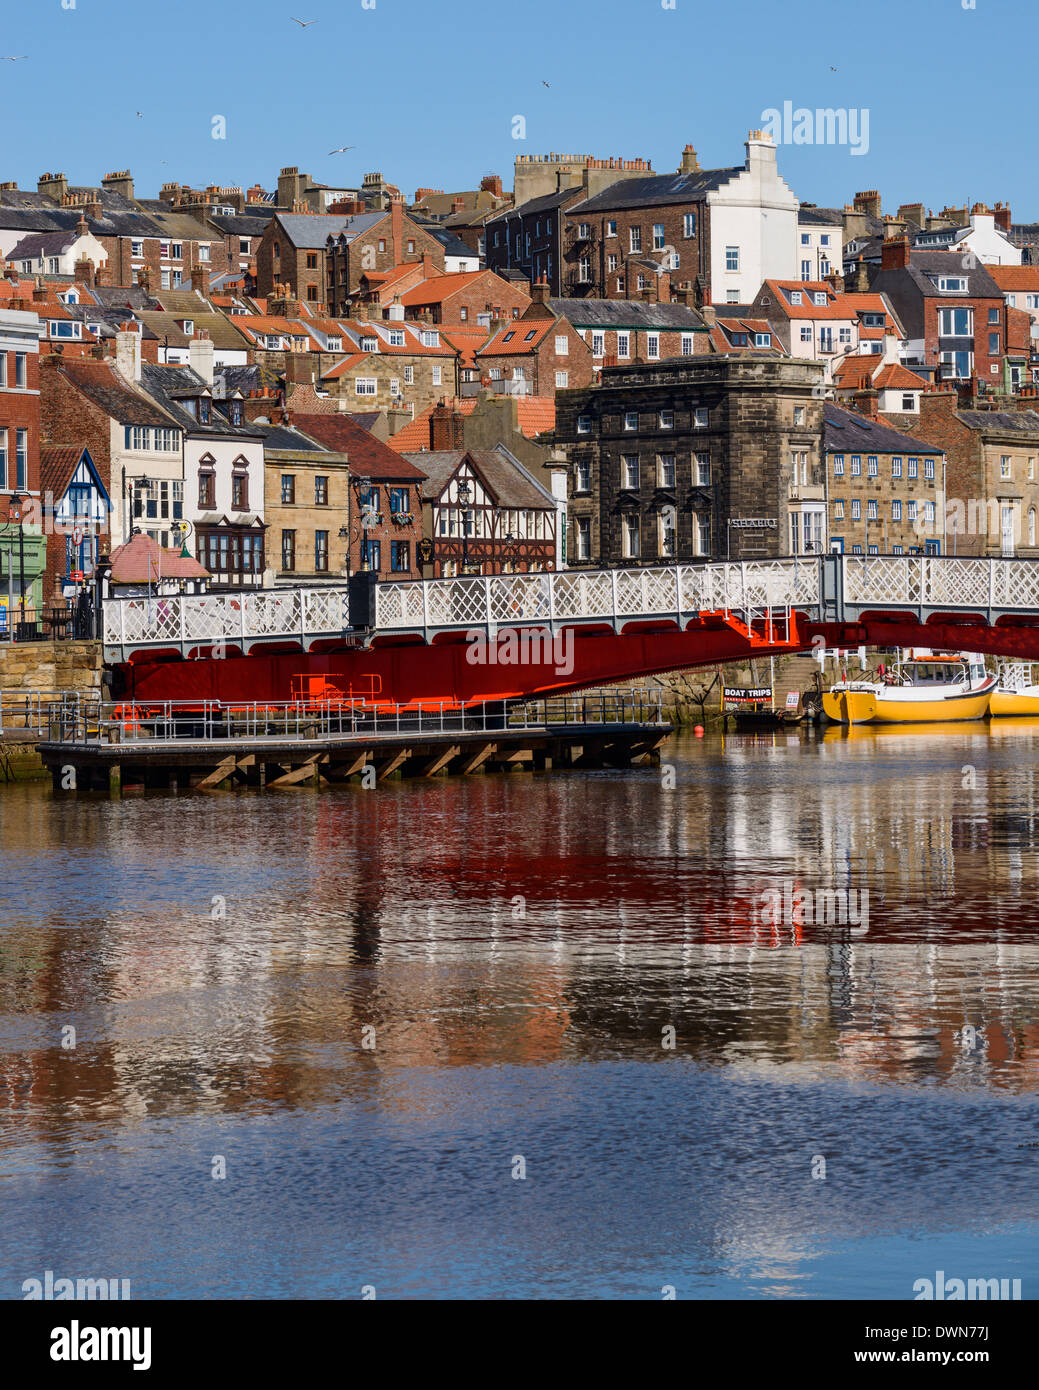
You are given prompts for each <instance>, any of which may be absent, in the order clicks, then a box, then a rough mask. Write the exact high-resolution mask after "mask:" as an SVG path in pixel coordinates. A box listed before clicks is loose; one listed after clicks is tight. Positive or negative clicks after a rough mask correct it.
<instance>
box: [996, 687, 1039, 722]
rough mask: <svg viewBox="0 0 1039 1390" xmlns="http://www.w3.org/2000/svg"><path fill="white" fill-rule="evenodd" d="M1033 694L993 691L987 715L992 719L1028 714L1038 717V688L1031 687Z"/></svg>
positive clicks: (1014, 691) (1016, 691)
mask: <svg viewBox="0 0 1039 1390" xmlns="http://www.w3.org/2000/svg"><path fill="white" fill-rule="evenodd" d="M1032 690H1033V691H1034V694H1033V693H1030V692H1026V691H1018V690H994V691H993V692H992V703H991V704H990V705H989V714H991V715H992V717H993V719H999V718H1003V717H1005V716H1007V715H1011V714H1030V715H1035V716H1039V688H1036V687H1035V686H1033V687H1032Z"/></svg>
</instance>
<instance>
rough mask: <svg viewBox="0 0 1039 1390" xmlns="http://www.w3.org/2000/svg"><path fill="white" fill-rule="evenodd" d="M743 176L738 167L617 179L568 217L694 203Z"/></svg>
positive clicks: (740, 168)
mask: <svg viewBox="0 0 1039 1390" xmlns="http://www.w3.org/2000/svg"><path fill="white" fill-rule="evenodd" d="M745 172H746V170H745V169H744V167H743V165H742V164H740V165H737V166H735V167H734V168H732V169H698V170H697V171H696V172H695V173H688V174H654V175H652V176H651V177H650V178H645V179H619V180H618V181H617V182H616V183H611V184H610V186H609V187H608V188H604V189H603V190H602V192H601V193H596V194H595V196H594V197H593V198H588V199H586V201H585V202H583V203H578V204H577V205H576V206H575V207H572V208H571V209H570V213H571V215H572V216H576V215H577V214H578V213H579V212H611V211H613V210H614V209H617V210H618V211H619V210H620V209H622V208H642V207H656V206H659V205H662V204H665V203H689V202H694V201H696V200H697V199H700V198H703V197H704V196H705V195H706V194H708V193H710V192H712V191H713V190H714V189H716V188H721V187H722V186H723V185H724V184H726V183H728V182H729V180H730V179H734V178H736V177H737V176H738V175H739V174H742V173H745Z"/></svg>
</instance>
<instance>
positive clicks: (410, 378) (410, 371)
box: [404, 366, 415, 386]
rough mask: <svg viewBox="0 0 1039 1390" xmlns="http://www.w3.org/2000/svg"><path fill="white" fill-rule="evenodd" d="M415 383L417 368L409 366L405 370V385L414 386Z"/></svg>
mask: <svg viewBox="0 0 1039 1390" xmlns="http://www.w3.org/2000/svg"><path fill="white" fill-rule="evenodd" d="M414 383H415V368H414V367H412V366H407V367H405V368H404V385H405V386H413V385H414Z"/></svg>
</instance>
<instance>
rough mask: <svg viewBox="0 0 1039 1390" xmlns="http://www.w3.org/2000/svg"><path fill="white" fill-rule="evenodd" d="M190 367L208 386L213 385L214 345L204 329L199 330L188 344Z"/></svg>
mask: <svg viewBox="0 0 1039 1390" xmlns="http://www.w3.org/2000/svg"><path fill="white" fill-rule="evenodd" d="M188 365H189V366H190V368H191V370H192V371H193V372H197V373H198V374H199V376H200V377H201V378H202V380H203V381H204V382H205V383H206V385H207V386H212V384H213V343H212V341H211V339H210V337H209V334H208V333H207V332H206V330H205V329H204V328H199V329H197V330H196V332H195V336H194V337H193V338H192V340H191V342H190V343H189V344H188Z"/></svg>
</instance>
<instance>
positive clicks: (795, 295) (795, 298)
mask: <svg viewBox="0 0 1039 1390" xmlns="http://www.w3.org/2000/svg"><path fill="white" fill-rule="evenodd" d="M803 302H804V295H803V294H802V293H801V291H800V290H791V291H790V303H791V304H801V303H803Z"/></svg>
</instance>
